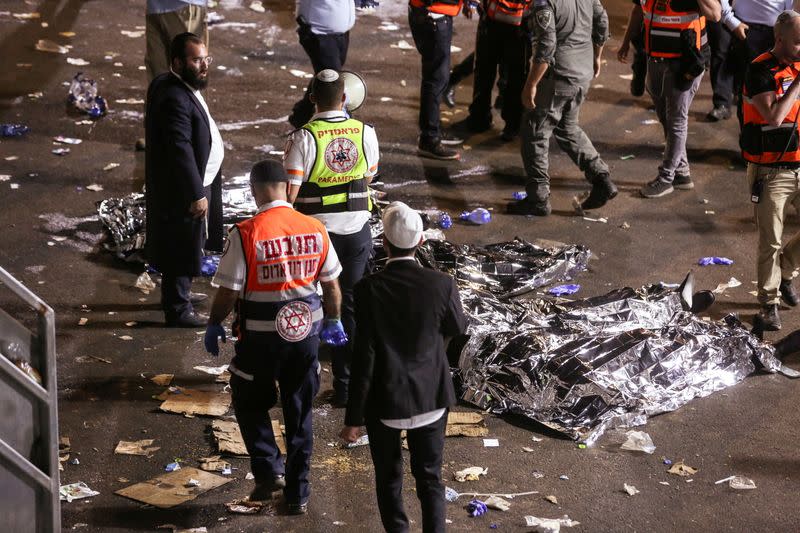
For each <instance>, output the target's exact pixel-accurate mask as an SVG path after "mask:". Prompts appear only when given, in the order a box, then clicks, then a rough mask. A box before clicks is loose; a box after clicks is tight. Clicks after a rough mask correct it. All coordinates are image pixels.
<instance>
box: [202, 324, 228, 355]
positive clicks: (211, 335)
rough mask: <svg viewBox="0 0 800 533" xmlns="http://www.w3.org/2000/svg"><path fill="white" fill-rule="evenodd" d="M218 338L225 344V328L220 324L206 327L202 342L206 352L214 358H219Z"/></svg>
mask: <svg viewBox="0 0 800 533" xmlns="http://www.w3.org/2000/svg"><path fill="white" fill-rule="evenodd" d="M220 337H221V338H222V342H225V328H224V327H222V324H209V325H208V326H206V337H205V340H204V342H205V345H206V351H207V352H208V353H210V354H211V355H213V356H214V357H217V356H219V344H218V339H219V338H220Z"/></svg>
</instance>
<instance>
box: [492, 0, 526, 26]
mask: <svg viewBox="0 0 800 533" xmlns="http://www.w3.org/2000/svg"><path fill="white" fill-rule="evenodd" d="M530 5H531V3H530V1H522V2H514V1H513V0H486V7H485V10H486V16H487V17H489V18H490V19H491V20H494V21H497V22H503V23H505V24H511V25H512V26H520V25H521V24H522V17H524V16H525V15H526V14H527V13H528V9H529V8H530Z"/></svg>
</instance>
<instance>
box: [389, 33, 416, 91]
mask: <svg viewBox="0 0 800 533" xmlns="http://www.w3.org/2000/svg"><path fill="white" fill-rule="evenodd" d="M389 48H399V49H400V50H414V47H413V46H411V45H410V44H409V43H408V41H406V40H405V39H400V40H399V41H397V44H390V45H389ZM404 81H405V80H401V81H400V85H403V82H404ZM403 87H405V85H403Z"/></svg>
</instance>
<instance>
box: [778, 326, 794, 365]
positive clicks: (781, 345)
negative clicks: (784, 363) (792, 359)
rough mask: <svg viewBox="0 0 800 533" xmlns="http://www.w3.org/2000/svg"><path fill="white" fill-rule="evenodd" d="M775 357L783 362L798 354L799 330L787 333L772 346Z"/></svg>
mask: <svg viewBox="0 0 800 533" xmlns="http://www.w3.org/2000/svg"><path fill="white" fill-rule="evenodd" d="M774 346H775V357H777V358H778V359H781V360H783V359H784V358H785V357H788V356H790V355H792V354H795V353H798V352H800V329H798V330H795V331H793V332H791V333H789V334H788V335H787V336H785V337H784V338H782V339H781V340H779V341H778V342H776V343H775V344H774Z"/></svg>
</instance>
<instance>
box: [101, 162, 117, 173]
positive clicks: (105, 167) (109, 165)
mask: <svg viewBox="0 0 800 533" xmlns="http://www.w3.org/2000/svg"><path fill="white" fill-rule="evenodd" d="M118 166H119V163H109V164H107V165H106V166H104V167H103V170H105V171H106V172H108V171H109V170H114V169H115V168H117V167H118Z"/></svg>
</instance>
